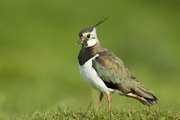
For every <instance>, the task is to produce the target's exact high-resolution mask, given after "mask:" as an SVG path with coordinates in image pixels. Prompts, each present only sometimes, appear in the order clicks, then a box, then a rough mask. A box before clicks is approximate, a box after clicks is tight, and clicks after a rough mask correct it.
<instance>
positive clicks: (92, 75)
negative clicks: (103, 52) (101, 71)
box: [79, 54, 113, 94]
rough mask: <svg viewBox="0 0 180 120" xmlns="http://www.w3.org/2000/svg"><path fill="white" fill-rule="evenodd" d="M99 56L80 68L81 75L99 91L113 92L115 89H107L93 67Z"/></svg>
mask: <svg viewBox="0 0 180 120" xmlns="http://www.w3.org/2000/svg"><path fill="white" fill-rule="evenodd" d="M98 56H99V54H96V55H95V56H94V57H93V58H91V59H89V60H88V61H87V62H86V63H85V64H84V65H82V66H80V65H79V69H80V74H81V76H82V77H83V79H84V80H85V81H87V82H88V83H89V84H90V85H91V86H92V87H94V88H95V89H97V90H100V91H101V92H103V93H107V94H108V93H109V92H112V91H113V89H110V88H107V86H106V85H105V84H104V82H103V81H102V80H101V78H100V77H99V76H98V75H97V73H96V71H95V69H94V68H93V67H92V60H94V59H95V58H96V57H98Z"/></svg>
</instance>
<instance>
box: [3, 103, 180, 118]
mask: <svg viewBox="0 0 180 120" xmlns="http://www.w3.org/2000/svg"><path fill="white" fill-rule="evenodd" d="M1 119H3V118H1ZM6 119H7V118H6ZM8 119H18V120H21V119H22V120H180V114H179V113H178V112H177V111H174V110H173V109H171V110H170V109H168V110H166V109H164V108H160V107H157V106H155V107H154V106H153V107H151V108H148V107H140V108H139V109H135V108H133V107H126V108H120V109H112V110H111V112H108V111H107V108H104V107H101V108H100V110H99V111H98V112H96V111H95V109H94V107H92V106H91V105H89V106H86V107H80V108H66V107H59V106H58V107H57V109H56V110H51V111H47V112H39V111H36V112H34V113H33V115H31V116H21V117H15V118H8Z"/></svg>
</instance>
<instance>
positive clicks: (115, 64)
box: [93, 49, 136, 92]
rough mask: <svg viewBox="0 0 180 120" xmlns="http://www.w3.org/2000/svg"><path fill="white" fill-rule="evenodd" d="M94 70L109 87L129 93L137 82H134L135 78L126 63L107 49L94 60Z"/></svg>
mask: <svg viewBox="0 0 180 120" xmlns="http://www.w3.org/2000/svg"><path fill="white" fill-rule="evenodd" d="M93 68H94V69H95V70H96V71H97V74H98V75H99V77H100V78H101V79H102V80H103V81H104V82H105V84H106V85H107V86H108V85H110V86H112V87H113V88H115V89H118V90H121V91H123V92H129V91H130V89H131V88H132V87H133V86H134V85H135V84H134V82H135V81H136V80H132V78H133V76H132V74H131V73H130V72H129V71H128V69H127V68H126V67H125V66H124V63H123V62H122V61H121V60H120V59H119V58H118V57H117V56H116V55H114V54H113V53H112V52H111V51H109V50H107V49H103V50H102V51H101V52H99V56H98V57H96V58H95V59H94V60H93Z"/></svg>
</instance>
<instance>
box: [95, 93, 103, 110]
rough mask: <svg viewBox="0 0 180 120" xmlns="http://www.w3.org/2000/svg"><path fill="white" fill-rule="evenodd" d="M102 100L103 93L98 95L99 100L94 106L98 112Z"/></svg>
mask: <svg viewBox="0 0 180 120" xmlns="http://www.w3.org/2000/svg"><path fill="white" fill-rule="evenodd" d="M102 98H103V93H102V92H101V93H100V95H99V100H98V103H97V106H96V111H98V109H99V106H100V104H101V101H102Z"/></svg>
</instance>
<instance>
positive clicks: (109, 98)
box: [107, 93, 111, 112]
mask: <svg viewBox="0 0 180 120" xmlns="http://www.w3.org/2000/svg"><path fill="white" fill-rule="evenodd" d="M107 101H108V111H109V112H110V109H111V94H110V93H109V94H107Z"/></svg>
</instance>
